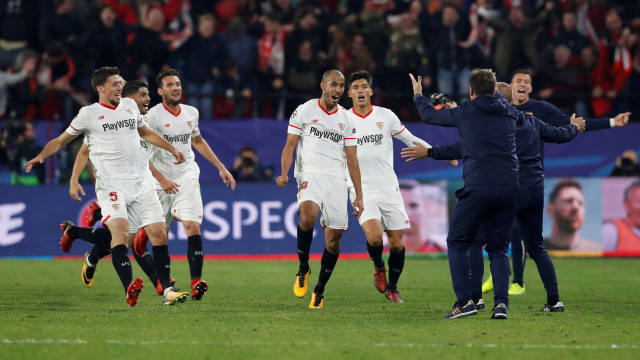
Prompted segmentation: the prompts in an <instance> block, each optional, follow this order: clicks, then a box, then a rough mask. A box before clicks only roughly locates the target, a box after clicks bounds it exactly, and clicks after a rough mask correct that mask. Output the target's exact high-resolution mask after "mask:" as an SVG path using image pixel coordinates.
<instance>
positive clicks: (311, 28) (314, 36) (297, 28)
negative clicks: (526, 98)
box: [285, 8, 329, 60]
mask: <svg viewBox="0 0 640 360" xmlns="http://www.w3.org/2000/svg"><path fill="white" fill-rule="evenodd" d="M319 15H320V10H318V9H315V8H301V9H300V10H299V11H298V12H297V13H296V18H295V25H294V28H293V32H292V35H291V37H290V38H289V39H288V40H287V41H288V42H287V44H286V48H285V51H286V54H285V56H286V59H287V60H289V59H292V58H295V57H296V56H297V53H298V49H299V48H300V44H302V43H303V42H304V41H309V42H311V46H312V47H313V49H314V50H315V51H316V56H318V57H319V58H320V59H322V60H324V59H326V58H327V53H326V51H327V50H326V48H325V47H326V46H327V44H329V41H328V40H327V30H326V29H323V28H320V27H319V26H318V16H319ZM285 30H286V29H285Z"/></svg>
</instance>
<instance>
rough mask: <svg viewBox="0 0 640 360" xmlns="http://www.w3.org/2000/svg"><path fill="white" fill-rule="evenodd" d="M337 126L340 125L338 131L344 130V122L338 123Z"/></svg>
mask: <svg viewBox="0 0 640 360" xmlns="http://www.w3.org/2000/svg"><path fill="white" fill-rule="evenodd" d="M338 126H339V127H340V131H342V130H344V124H343V123H338Z"/></svg>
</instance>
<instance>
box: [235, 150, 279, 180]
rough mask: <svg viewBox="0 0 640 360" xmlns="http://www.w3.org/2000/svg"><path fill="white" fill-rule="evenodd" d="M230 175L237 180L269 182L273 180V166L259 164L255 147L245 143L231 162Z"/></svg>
mask: <svg viewBox="0 0 640 360" xmlns="http://www.w3.org/2000/svg"><path fill="white" fill-rule="evenodd" d="M231 175H233V177H234V178H235V179H236V181H237V182H269V181H273V166H265V165H263V164H261V163H260V160H259V159H258V154H257V153H256V149H254V148H253V147H252V146H250V145H245V146H243V147H242V149H240V152H239V153H238V156H236V159H235V160H234V162H233V169H231Z"/></svg>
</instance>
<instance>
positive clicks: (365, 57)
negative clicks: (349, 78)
mask: <svg viewBox="0 0 640 360" xmlns="http://www.w3.org/2000/svg"><path fill="white" fill-rule="evenodd" d="M360 70H365V71H368V72H370V73H373V72H374V70H376V63H375V61H374V60H373V56H372V55H371V52H370V51H369V48H368V47H367V44H366V43H365V39H364V36H363V35H361V34H356V35H354V36H353V40H351V50H350V53H349V63H348V64H347V72H346V74H351V73H353V72H356V71H360Z"/></svg>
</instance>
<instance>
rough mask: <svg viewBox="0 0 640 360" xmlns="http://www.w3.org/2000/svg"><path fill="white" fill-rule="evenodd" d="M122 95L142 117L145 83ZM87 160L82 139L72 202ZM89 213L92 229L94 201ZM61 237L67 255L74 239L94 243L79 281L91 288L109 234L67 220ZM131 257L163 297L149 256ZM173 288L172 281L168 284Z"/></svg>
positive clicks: (96, 212) (96, 211)
mask: <svg viewBox="0 0 640 360" xmlns="http://www.w3.org/2000/svg"><path fill="white" fill-rule="evenodd" d="M122 96H123V97H128V98H131V99H133V100H134V101H135V102H136V104H137V105H138V110H140V113H141V114H142V115H145V114H146V113H147V112H148V111H149V102H150V101H151V99H150V98H149V87H148V85H147V83H146V82H144V81H140V80H132V81H129V82H127V83H126V84H125V85H124V87H123V88H122ZM140 144H141V148H140V149H141V151H142V153H141V155H142V156H143V158H147V148H148V143H147V142H146V141H144V140H142V139H140ZM88 160H89V147H88V146H87V143H86V139H85V142H84V143H83V144H82V147H81V148H80V151H78V155H77V156H76V161H75V163H74V164H73V171H72V173H71V179H70V181H69V195H70V196H71V198H72V199H74V200H76V201H81V197H80V195H79V194H82V195H83V196H84V195H85V193H84V189H83V188H82V185H80V182H79V178H80V173H81V172H82V169H84V168H85V166H86V164H87V161H88ZM149 167H150V168H151V169H152V172H153V173H154V176H157V177H158V181H159V182H160V183H166V184H167V188H166V190H165V191H167V192H176V191H178V186H179V185H178V184H176V183H175V182H173V181H171V180H169V179H166V178H165V177H164V176H163V175H162V174H161V173H160V172H158V171H155V169H154V167H153V164H149ZM89 210H90V214H89V215H88V216H87V220H88V223H89V226H93V224H95V222H96V221H98V220H100V219H101V218H102V214H101V210H102V209H101V208H100V205H99V204H98V202H97V201H94V202H92V203H91V204H90V205H89ZM63 231H64V232H63V237H62V238H61V239H60V245H61V246H62V245H64V246H63V250H64V251H65V252H68V251H69V250H70V249H71V245H72V243H73V240H75V239H76V238H80V239H82V240H85V241H87V242H89V243H91V244H94V246H93V248H92V249H91V250H90V251H87V252H85V254H84V263H83V266H82V273H81V275H82V282H83V283H84V285H85V286H86V287H91V286H92V285H93V280H94V274H95V271H96V266H97V264H98V261H99V260H100V259H102V258H103V257H105V256H107V255H109V254H110V253H111V233H110V232H109V230H108V229H106V228H97V229H94V228H92V227H88V228H85V227H78V226H75V225H74V224H73V223H72V222H71V221H69V220H66V221H65V222H64V223H63ZM135 234H136V232H135V231H134V232H133V233H131V234H130V235H129V239H128V247H129V248H131V247H132V246H133V239H134V237H135ZM134 257H135V259H136V262H137V263H138V265H140V268H142V270H143V271H144V272H145V274H147V276H148V277H149V279H150V280H151V283H152V284H155V286H156V291H157V292H158V294H159V295H163V290H162V285H161V284H160V281H159V279H158V275H157V273H156V270H155V267H154V265H153V259H152V257H151V254H150V253H149V252H148V251H146V252H145V253H144V254H143V255H142V256H138V255H137V254H135V252H134ZM171 283H172V286H173V280H172V281H171Z"/></svg>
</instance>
